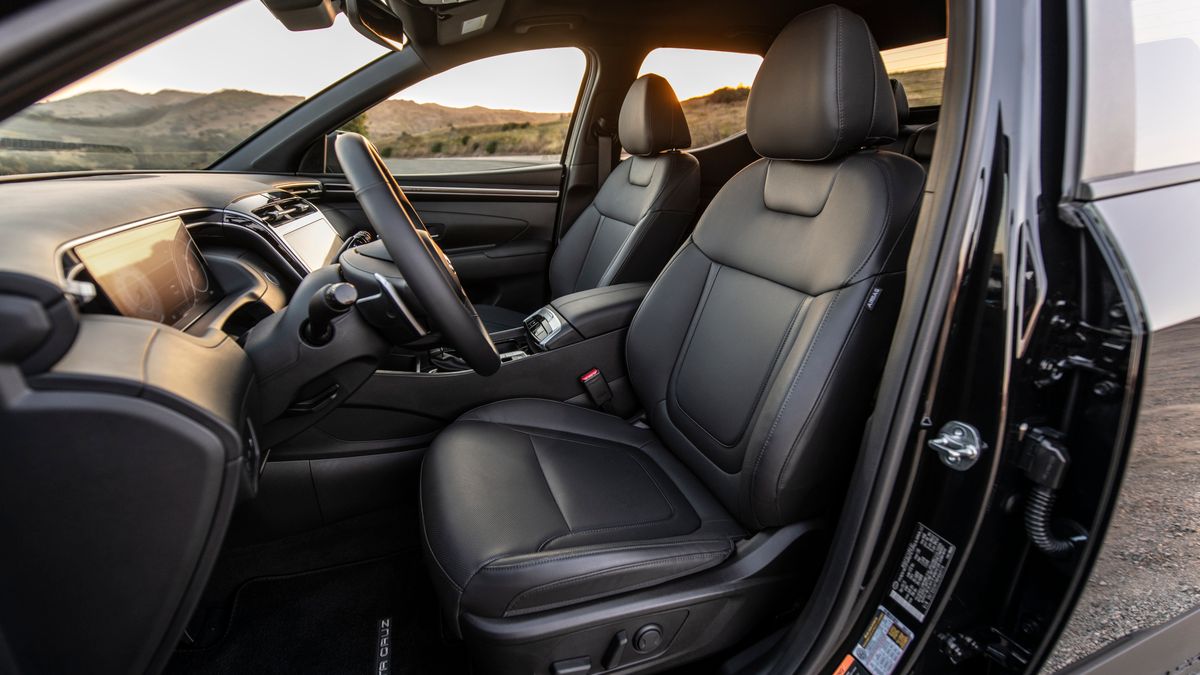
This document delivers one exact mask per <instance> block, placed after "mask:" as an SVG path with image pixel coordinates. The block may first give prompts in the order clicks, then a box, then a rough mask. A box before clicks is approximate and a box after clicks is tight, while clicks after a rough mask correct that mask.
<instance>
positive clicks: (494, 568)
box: [485, 539, 729, 572]
mask: <svg viewBox="0 0 1200 675" xmlns="http://www.w3.org/2000/svg"><path fill="white" fill-rule="evenodd" d="M700 544H724V545H725V547H726V548H728V546H729V542H728V540H725V539H698V540H694V541H678V542H666V543H656V544H637V545H634V546H619V547H617V548H605V549H595V550H590V551H581V552H578V553H564V554H560V555H555V556H551V557H549V558H542V559H540V560H525V561H522V562H516V563H501V564H499V565H494V564H492V563H494V562H495V561H496V560H499V559H500V558H503V557H504V555H498V556H495V557H493V558H492V559H490V560H489V561H488V562H487V563H486V564H485V566H486V568H487V571H489V572H509V571H512V570H519V569H524V568H527V567H536V566H538V565H542V564H545V563H552V562H559V561H562V560H573V559H575V558H586V557H588V556H594V555H597V554H609V553H624V552H627V551H644V550H651V549H656V548H667V547H671V546H685V545H687V546H697V545H700ZM506 555H511V554H506Z"/></svg>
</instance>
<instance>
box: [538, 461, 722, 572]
mask: <svg viewBox="0 0 1200 675" xmlns="http://www.w3.org/2000/svg"><path fill="white" fill-rule="evenodd" d="M626 447H629V446H626ZM626 452H628V453H629V458H630V459H632V460H633V461H634V463H636V464H637V465H638V468H639V469H641V470H642V473H644V474H646V477H647V478H649V479H650V482H651V483H652V484H653V485H654V489H655V490H657V491H658V496H660V497H662V500H663V503H665V504H666V505H667V515H666V516H665V517H663V518H653V519H650V518H647V519H645V520H634V521H630V522H628V523H619V524H616V525H605V526H603V527H591V528H587V529H584V530H576V529H573V528H572V529H571V531H570V532H567V533H565V534H559V535H554V536H551V537H550V538H549V539H547V540H545V541H543V542H542V544H541V545H540V546H538V549H537V550H538V551H539V552H540V551H542V550H544V549H545V548H546V547H547V546H549V545H550V544H551V543H552V542H555V541H558V540H559V539H562V538H564V537H569V536H571V535H575V534H595V533H597V532H607V531H611V530H624V529H636V528H639V527H645V526H647V525H653V524H655V523H665V522H668V521H671V520H674V519H675V505H674V504H672V503H671V500H670V499H668V498H667V494H666V493H665V492H663V489H662V485H660V484H659V482H658V479H657V478H655V477H654V475H653V474H651V473H650V472H649V471H647V470H646V467H645V465H643V464H642V461H641V460H640V459H639V458H638V457H637V455H636V454H634V453H636V452H637V451H636V450H632V451H630V450H626ZM559 510H560V511H561V510H562V509H561V508H560V509H559ZM564 519H565V518H564ZM697 519H699V516H697ZM567 526H568V527H570V524H569V523H568V525H567Z"/></svg>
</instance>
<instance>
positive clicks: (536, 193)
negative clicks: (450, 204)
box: [400, 185, 558, 199]
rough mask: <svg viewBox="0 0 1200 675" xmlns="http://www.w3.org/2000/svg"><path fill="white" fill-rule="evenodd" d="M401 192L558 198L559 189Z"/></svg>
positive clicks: (411, 188) (422, 188)
mask: <svg viewBox="0 0 1200 675" xmlns="http://www.w3.org/2000/svg"><path fill="white" fill-rule="evenodd" d="M400 189H401V190H404V191H405V192H411V193H413V194H420V195H433V194H444V195H478V196H482V197H548V198H550V197H552V198H555V199H557V198H558V189H557V188H477V187H451V186H448V185H447V186H439V185H401V186H400Z"/></svg>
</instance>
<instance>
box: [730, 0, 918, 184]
mask: <svg viewBox="0 0 1200 675" xmlns="http://www.w3.org/2000/svg"><path fill="white" fill-rule="evenodd" d="M897 128H898V124H897V122H896V106H895V104H894V99H893V97H892V95H891V87H890V85H889V83H888V77H887V73H886V72H885V71H884V68H883V59H881V58H880V56H879V48H878V47H877V46H876V44H875V38H874V37H872V36H871V31H870V29H868V28H867V24H866V22H865V21H863V19H862V17H860V16H858V15H857V14H854V13H853V12H850V11H849V10H846V9H844V8H842V7H839V6H837V5H825V6H824V7H819V8H817V9H814V10H811V11H808V12H805V13H804V14H801V15H800V16H798V17H796V18H795V19H792V21H791V22H790V23H789V24H788V25H787V26H785V27H784V29H783V30H782V31H781V32H780V33H779V36H778V37H776V38H775V42H774V43H772V45H771V48H770V49H768V50H767V55H766V57H765V58H764V59H763V63H762V66H761V67H760V68H759V70H758V75H757V76H756V77H755V78H754V85H753V86H752V87H751V88H750V101H749V103H748V104H747V109H746V132H747V134H748V135H749V137H750V144H751V145H753V146H754V150H755V151H756V152H757V153H758V154H760V155H762V156H764V157H769V158H772V159H795V160H807V161H820V160H825V159H831V158H834V157H837V156H839V155H844V154H846V153H848V152H853V151H854V150H857V149H859V148H861V147H864V146H873V145H880V144H883V143H888V142H890V141H893V140H895V138H896V133H897Z"/></svg>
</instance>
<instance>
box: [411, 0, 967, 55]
mask: <svg viewBox="0 0 1200 675" xmlns="http://www.w3.org/2000/svg"><path fill="white" fill-rule="evenodd" d="M825 4H829V2H828V0H799V1H795V2H771V1H768V0H741V1H739V2H732V1H730V0H604V1H601V0H507V2H505V3H504V9H503V11H502V12H501V15H500V18H499V20H498V21H497V25H496V26H495V28H494V29H493V30H492V37H493V39H495V38H499V39H502V40H503V39H504V36H505V34H507V36H513V37H517V38H518V39H519V38H520V36H519V35H517V31H516V30H515V28H516V27H517V25H518V24H521V23H523V22H527V21H529V20H531V19H536V18H539V17H571V18H573V19H575V20H576V26H575V28H574V29H572V30H570V31H569V34H570V35H572V37H574V38H576V39H579V38H586V39H588V40H589V41H591V40H594V41H598V42H612V41H618V40H619V41H626V42H630V43H641V44H653V45H654V46H674V47H693V48H702V49H703V48H707V49H716V48H724V49H739V48H740V49H743V50H749V51H758V52H761V51H764V50H765V49H766V47H767V46H768V45H769V44H770V42H771V40H772V39H773V38H774V37H775V35H777V34H778V33H779V31H780V30H781V29H782V28H783V26H784V25H785V24H786V23H787V22H788V21H789V20H791V19H792V18H793V17H795V16H796V15H798V14H801V13H803V12H805V11H807V10H809V9H813V8H815V7H819V6H822V5H825ZM837 4H840V5H842V6H843V7H845V8H847V9H849V10H851V11H853V12H855V13H857V14H859V15H861V16H862V17H863V18H864V19H865V20H866V21H867V24H868V25H869V26H870V28H871V31H872V33H873V34H874V35H875V39H876V40H877V41H878V43H879V48H880V49H889V48H892V47H901V46H904V45H909V44H914V43H918V42H925V41H927V40H934V39H937V38H941V37H945V35H946V7H945V4H944V3H943V2H939V1H931V0H840V1H839V2H838V3H837ZM393 6H394V5H393ZM410 7H411V6H410ZM409 11H410V12H412V11H413V10H411V9H410V10H409ZM416 12H417V14H418V15H420V14H422V13H423V12H421V11H420V10H416ZM406 13H408V12H406ZM410 18H415V17H412V15H411V14H410ZM424 18H425V17H423V16H422V17H421V19H424ZM418 21H420V19H418ZM406 23H407V22H406ZM410 25H411V24H410ZM541 31H546V32H558V33H559V37H566V35H564V34H563V33H568V31H566V29H563V28H561V27H559V28H542V29H534V30H532V31H530V33H536V32H541ZM410 36H412V35H411V34H410ZM413 37H415V36H413ZM530 37H532V35H531V36H530ZM547 37H549V36H547ZM418 41H419V42H423V40H418Z"/></svg>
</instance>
